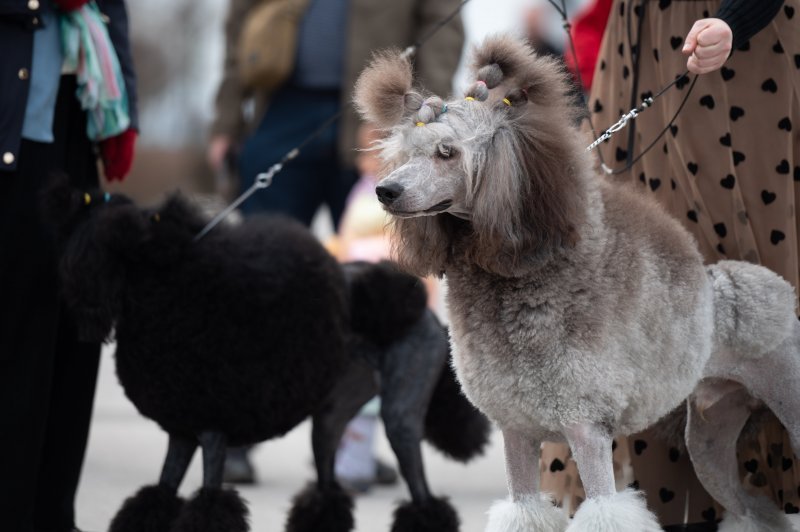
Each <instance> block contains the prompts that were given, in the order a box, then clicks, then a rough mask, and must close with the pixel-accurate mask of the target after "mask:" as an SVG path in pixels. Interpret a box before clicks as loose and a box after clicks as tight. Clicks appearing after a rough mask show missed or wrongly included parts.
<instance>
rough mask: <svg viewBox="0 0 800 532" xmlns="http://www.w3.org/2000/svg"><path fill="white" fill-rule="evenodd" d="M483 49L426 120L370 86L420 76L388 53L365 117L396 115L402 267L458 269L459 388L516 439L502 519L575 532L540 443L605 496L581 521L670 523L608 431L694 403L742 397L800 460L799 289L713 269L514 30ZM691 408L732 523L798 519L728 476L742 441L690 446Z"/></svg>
mask: <svg viewBox="0 0 800 532" xmlns="http://www.w3.org/2000/svg"><path fill="white" fill-rule="evenodd" d="M475 55H476V60H475V64H474V68H473V72H474V74H475V75H476V77H477V80H476V84H474V85H473V86H472V88H471V89H470V91H471V92H469V93H468V96H469V97H468V98H465V99H455V100H452V101H447V102H446V108H445V109H444V110H443V112H442V113H440V114H439V115H438V116H436V117H435V120H432V121H427V122H425V121H419V120H417V119H418V118H419V117H417V116H413V113H409V112H408V111H406V110H404V109H403V107H402V105H403V103H402V102H403V98H400V97H398V95H397V94H396V92H393V93H391V94H390V95H389V96H386V95H381V94H374V93H371V91H380V90H381V86H382V83H381V81H380V80H381V79H384V78H386V79H398V77H400V76H399V75H398V74H397V72H389V71H391V70H393V69H396V70H398V71H399V72H401V73H403V75H407V73H408V72H410V69H409V68H407V67H406V66H405V65H402V61H400V60H399V59H387V56H385V55H383V56H379V58H378V60H377V61H376V62H375V63H374V64H373V65H372V66H371V67H370V68H368V69H367V70H365V72H364V73H363V74H362V77H361V79H360V80H359V84H358V86H357V91H356V96H355V98H356V101H357V102H358V104H359V108H360V109H361V110H362V113H364V115H365V116H367V117H370V116H372V117H376V116H379V117H397V120H395V121H394V122H391V121H390V122H387V121H383V122H382V124H381V125H382V126H383V127H385V128H387V130H388V133H389V134H388V137H387V138H386V139H385V140H384V141H382V142H380V143H379V144H378V145H377V146H376V148H375V149H378V150H380V152H381V154H382V157H383V158H384V160H385V161H386V169H385V173H386V175H385V177H383V179H382V180H381V182H380V183H379V186H378V187H377V189H376V191H377V193H378V197H379V199H380V200H381V201H382V202H383V203H384V205H385V208H386V210H387V211H388V212H389V213H391V214H392V215H393V219H394V221H393V227H394V232H395V237H396V243H397V247H396V255H397V258H398V260H399V261H400V262H401V263H402V264H404V265H405V267H406V268H408V269H410V270H412V271H414V272H415V273H418V274H431V273H433V274H437V275H443V274H444V275H446V276H447V279H448V284H449V290H448V296H447V297H448V305H449V312H450V318H451V343H452V346H453V351H454V364H455V367H456V370H457V373H458V376H459V379H460V381H461V384H462V387H463V389H464V391H465V393H466V395H467V396H468V397H469V399H470V400H471V401H472V402H473V403H474V404H475V405H476V406H477V407H478V408H480V409H481V410H482V411H483V412H484V413H486V414H487V415H488V416H489V417H490V418H491V419H492V420H493V421H494V422H495V423H496V424H497V425H498V426H499V427H500V429H501V430H502V431H503V435H504V439H505V440H506V460H507V474H508V477H509V491H510V500H509V501H508V502H506V503H500V504H498V505H496V506H495V507H494V508H493V509H492V512H491V518H490V523H489V526H488V528H487V530H488V531H489V532H498V531H504V532H510V531H515V530H519V531H520V532H521V531H522V530H527V529H528V528H527V527H528V526H533V525H532V524H533V523H535V524H536V525H535V529H536V530H537V531H547V532H551V531H559V532H560V531H563V530H564V527H565V526H566V525H565V522H566V521H565V520H564V519H563V516H558V515H557V513H554V511H553V509H552V508H551V507H550V506H549V503H547V502H546V499H544V498H542V497H539V496H538V495H537V494H536V492H537V491H538V481H537V482H532V481H531V479H529V478H528V477H529V476H530V474H531V472H532V471H538V466H537V461H538V452H534V451H533V449H538V446H539V444H540V443H541V442H542V441H543V440H555V441H567V442H568V443H569V444H570V446H571V447H572V451H573V456H575V458H576V461H577V464H578V469H579V471H580V474H581V477H582V480H583V484H584V486H585V488H586V491H587V494H588V495H589V497H590V500H591V501H592V504H586V505H584V506H583V507H582V508H581V509H579V511H578V513H577V515H576V517H575V519H573V521H572V523H571V524H570V525H569V526H568V527H567V530H570V531H572V530H592V531H606V530H608V531H612V530H613V531H615V532H621V531H623V532H628V531H630V532H642V531H649V530H660V528H659V526H658V524H657V522H656V519H655V517H654V516H653V515H652V514H650V513H649V512H648V511H647V509H646V508H645V505H644V502H643V500H642V498H641V497H638V496H636V494H634V493H631V492H630V491H626V492H621V493H616V492H615V491H614V482H613V471H612V468H611V439H612V438H613V437H614V436H617V435H625V434H631V433H633V432H637V431H640V430H642V429H645V428H647V427H649V426H651V425H652V424H654V423H655V422H657V421H658V420H659V419H660V418H661V417H662V416H664V415H665V414H667V413H669V412H670V411H671V410H673V409H675V408H676V407H679V406H680V405H682V404H685V403H687V402H688V403H697V404H696V407H697V408H700V409H709V410H708V412H712V411H713V412H715V415H716V414H717V412H718V410H719V409H720V408H723V407H724V405H725V404H726V401H727V400H728V399H729V397H730V396H731V395H732V394H739V393H745V392H744V391H746V395H747V397H751V398H752V397H755V398H758V399H760V400H762V401H764V402H765V403H766V404H767V406H769V407H770V408H771V409H772V410H773V411H774V412H775V414H776V415H777V416H778V417H779V418H780V419H781V421H782V422H783V423H784V425H785V426H786V427H787V429H788V430H789V432H790V434H791V436H792V438H793V442H794V447H795V452H798V451H800V446H799V445H798V444H800V326H798V324H797V320H796V318H795V314H794V310H795V309H794V301H795V298H794V292H793V290H792V288H791V287H790V285H789V284H788V283H786V282H785V281H784V280H783V279H781V278H780V277H778V276H777V275H775V274H774V273H772V272H770V271H769V270H767V269H765V268H762V267H759V266H755V265H751V264H746V263H741V262H730V261H726V262H722V263H719V264H717V265H714V266H711V267H708V268H707V267H705V266H704V265H703V262H702V259H701V256H700V254H699V252H698V251H697V248H696V244H695V242H694V241H693V239H692V237H691V236H690V235H689V233H688V232H687V231H685V230H684V229H683V228H682V227H681V226H680V224H679V223H678V222H677V221H675V220H674V219H672V218H671V217H670V216H668V215H667V214H666V213H665V212H664V211H663V210H662V209H661V208H659V207H658V206H657V205H656V204H655V203H652V202H650V201H649V200H647V199H645V198H643V197H642V196H640V195H638V194H637V193H636V192H634V191H629V190H627V189H626V188H624V187H619V186H616V185H614V184H613V183H610V182H608V181H607V180H606V179H605V178H603V177H601V176H599V175H597V174H596V173H595V172H594V171H593V169H592V167H593V164H592V160H591V158H590V157H591V156H590V155H589V154H587V153H586V152H585V151H584V146H585V145H586V144H587V143H588V142H587V140H586V139H585V138H584V136H583V135H581V134H580V132H579V131H578V130H577V129H575V128H574V126H573V124H574V120H573V118H574V117H575V113H576V112H577V110H574V109H572V108H571V107H570V104H569V101H568V96H567V93H568V85H567V81H566V76H565V74H564V72H563V71H562V70H561V69H560V68H559V67H558V66H557V65H556V63H554V62H553V61H551V60H549V59H546V58H543V57H538V56H537V55H536V54H535V53H533V52H532V50H531V49H530V48H528V47H527V46H526V45H525V44H523V43H520V42H517V41H515V40H513V39H511V38H506V37H495V38H490V39H488V40H487V41H486V43H484V45H483V46H482V47H479V48H478V49H477V50H476V52H475ZM398 64H400V66H398ZM402 79H404V81H403V83H402V84H400V85H404V86H406V85H407V86H409V87H410V80H408V79H406V78H402ZM406 82H408V83H406ZM383 85H385V83H384V84H383ZM484 85H485V86H486V87H488V88H489V90H488V92H489V95H488V97H485V98H484V97H483V96H484V91H483V87H484ZM397 86H398V84H397V83H395V84H394V87H395V88H396V87H397ZM415 90H416V89H415ZM410 91H411V89H409V92H410ZM417 92H418V93H420V94H423V93H424V92H423V91H421V90H417ZM471 95H477V96H479V97H477V98H476V97H474V96H471ZM376 102H389V103H386V105H394V106H397V107H396V108H394V109H375V108H373V107H372V106H373V105H376ZM392 102H393V103H392ZM426 118H428V117H427V116H426ZM778 381H779V382H778ZM773 382H774V383H775V384H776V385H773ZM698 386H699V387H700V389H701V393H699V394H698V396H697V398H696V399H695V397H694V396H693V392H694V391H695V390H696V389H698ZM743 390H744V391H743ZM726 398H727V399H726ZM753 402H754V401H751V402H750V403H748V405H750V404H751V403H753ZM715 408H716V410H715ZM693 414H694V415H693V416H691V422H690V423H689V424H688V427H689V435H688V441H689V444H688V447H689V451H690V453H691V455H692V456H693V457H694V456H699V455H702V456H703V460H705V462H706V467H703V468H700V469H699V471H698V473H699V474H700V479H701V481H702V482H703V484H704V485H705V486H706V487H707V488H708V489H709V491H710V492H711V494H712V495H713V496H715V498H717V500H720V501H735V504H731V505H730V506H729V507H728V513H729V516H730V517H729V518H727V521H728V522H730V523H737V526H738V524H740V523H749V524H750V526H752V527H754V529H755V528H758V527H761V528H758V529H759V530H768V531H776V532H777V531H787V530H790V529H791V528H790V527H789V524H788V521H787V520H786V519H785V518H784V517H783V516H782V514H781V512H780V511H779V510H778V509H777V508H776V507H772V506H769V505H767V506H765V505H764V504H763V501H758V500H755V502H754V500H753V499H752V498H748V497H747V496H746V495H744V492H743V491H742V489H741V487H740V485H739V483H738V482H733V481H730V479H728V478H727V477H725V475H726V474H727V473H726V471H731V470H735V460H736V458H735V455H734V454H733V451H732V449H733V448H734V447H733V445H732V444H731V443H730V442H728V443H726V444H725V445H726V447H724V449H723V450H724V453H722V452H709V448H708V442H707V441H705V439H704V438H699V440H698V438H696V437H693V432H692V431H693V430H694V435H695V436H696V435H698V434H701V433H702V432H703V423H705V422H704V421H703V419H702V416H699V415H698V414H697V412H696V411H695V412H693ZM719 415H720V416H723V415H724V412H719ZM708 423H711V424H713V423H714V419H710V420H709V421H708ZM706 428H707V427H706ZM737 431H738V429H737ZM737 431H734V432H737ZM728 436H730V437H731V438H734V437H735V434H733V433H731V434H729V435H728ZM717 450H718V449H716V448H714V449H712V451H717ZM765 508H766V509H765ZM526 523H527V525H526ZM742 526H744V525H742Z"/></svg>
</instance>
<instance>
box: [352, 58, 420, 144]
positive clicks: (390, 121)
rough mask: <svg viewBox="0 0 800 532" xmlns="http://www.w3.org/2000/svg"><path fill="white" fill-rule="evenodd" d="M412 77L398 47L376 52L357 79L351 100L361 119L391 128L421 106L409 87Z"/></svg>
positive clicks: (418, 96)
mask: <svg viewBox="0 0 800 532" xmlns="http://www.w3.org/2000/svg"><path fill="white" fill-rule="evenodd" d="M412 80H413V74H412V70H411V63H410V62H409V61H408V59H406V58H404V57H402V55H401V53H400V51H399V50H388V51H383V52H377V53H376V54H375V55H374V56H373V58H372V61H371V62H370V64H369V65H368V66H367V68H366V69H364V71H363V72H362V73H361V75H360V76H359V77H358V80H357V81H356V85H355V89H354V91H353V94H354V96H353V103H354V104H355V106H356V109H357V110H358V112H359V114H360V115H361V117H362V118H363V119H364V120H366V121H368V122H371V123H373V124H375V125H376V126H377V127H379V128H390V127H392V126H394V125H396V124H397V123H398V122H400V120H401V119H402V118H403V116H404V115H405V114H407V113H410V112H414V111H417V110H419V109H420V108H421V107H422V103H423V98H422V96H421V95H420V94H418V93H416V92H412V90H411V83H412Z"/></svg>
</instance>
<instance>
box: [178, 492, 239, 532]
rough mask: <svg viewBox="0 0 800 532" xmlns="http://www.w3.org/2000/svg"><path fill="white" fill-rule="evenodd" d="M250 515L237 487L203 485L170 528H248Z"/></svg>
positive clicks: (208, 531)
mask: <svg viewBox="0 0 800 532" xmlns="http://www.w3.org/2000/svg"><path fill="white" fill-rule="evenodd" d="M247 517H248V511H247V506H246V505H245V503H244V501H243V500H242V498H241V497H240V496H239V494H238V493H237V492H236V491H235V490H228V489H222V488H211V487H203V488H200V489H199V490H198V491H197V493H196V494H195V495H194V497H192V499H191V500H189V502H187V503H186V504H185V505H184V507H183V510H181V513H180V516H178V519H177V520H176V521H175V525H174V526H173V527H172V529H171V531H170V532H201V531H202V532H248V531H249V530H250V525H249V524H248V522H247Z"/></svg>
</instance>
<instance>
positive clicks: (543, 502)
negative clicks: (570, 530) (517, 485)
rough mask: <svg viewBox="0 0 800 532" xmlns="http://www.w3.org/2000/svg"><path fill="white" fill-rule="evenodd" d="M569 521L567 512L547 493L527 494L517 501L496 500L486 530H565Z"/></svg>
mask: <svg viewBox="0 0 800 532" xmlns="http://www.w3.org/2000/svg"><path fill="white" fill-rule="evenodd" d="M568 523H569V519H568V518H567V514H566V513H565V512H564V510H562V509H561V508H558V507H557V506H555V505H553V503H552V502H551V501H550V498H549V497H548V496H547V495H545V494H539V495H525V496H522V497H520V499H519V500H517V501H512V500H509V499H506V500H504V501H495V503H494V504H493V505H492V507H491V508H490V509H489V522H488V524H487V525H486V532H528V531H536V532H564V531H565V530H566V528H567V524H568Z"/></svg>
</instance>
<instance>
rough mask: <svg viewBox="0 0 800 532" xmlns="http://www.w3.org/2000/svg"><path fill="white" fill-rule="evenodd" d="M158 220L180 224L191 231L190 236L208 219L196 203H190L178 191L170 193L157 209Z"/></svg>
mask: <svg viewBox="0 0 800 532" xmlns="http://www.w3.org/2000/svg"><path fill="white" fill-rule="evenodd" d="M158 215H159V221H160V222H161V223H163V224H166V225H172V226H180V227H184V228H186V229H188V230H189V231H190V232H192V236H194V234H195V233H197V232H199V231H200V230H201V229H202V228H203V227H205V225H206V223H207V221H208V220H206V218H205V217H204V216H203V214H202V213H201V212H200V209H199V208H198V207H197V205H195V204H193V203H191V202H190V201H189V200H188V199H186V197H184V196H183V195H181V193H180V192H175V193H173V194H171V195H170V196H169V197H168V198H167V201H166V202H165V203H164V204H163V205H162V206H161V208H160V209H159V210H158Z"/></svg>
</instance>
